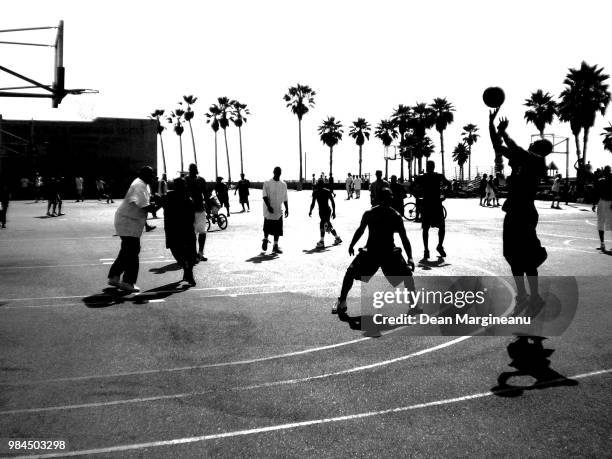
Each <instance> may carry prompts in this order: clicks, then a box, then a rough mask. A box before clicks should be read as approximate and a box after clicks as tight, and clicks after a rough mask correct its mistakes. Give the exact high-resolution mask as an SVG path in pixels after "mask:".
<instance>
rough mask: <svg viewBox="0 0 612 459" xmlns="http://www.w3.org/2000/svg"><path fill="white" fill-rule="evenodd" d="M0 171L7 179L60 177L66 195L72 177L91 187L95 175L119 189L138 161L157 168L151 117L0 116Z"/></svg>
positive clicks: (139, 164) (91, 190) (123, 187)
mask: <svg viewBox="0 0 612 459" xmlns="http://www.w3.org/2000/svg"><path fill="white" fill-rule="evenodd" d="M0 131H1V132H0V177H3V178H4V180H7V179H8V181H9V182H10V184H11V185H12V188H14V187H15V186H16V183H17V182H18V181H19V179H20V178H21V177H28V178H30V179H31V178H32V177H33V176H34V173H35V172H36V171H38V172H39V173H40V174H41V175H42V176H43V177H51V176H54V177H64V188H65V192H66V193H68V195H69V194H70V193H71V192H72V191H73V188H74V186H72V184H74V177H75V176H77V175H80V176H82V177H83V178H84V179H85V193H86V194H89V195H92V194H93V193H94V191H95V184H94V182H95V179H96V178H97V177H99V176H101V177H103V179H104V180H105V181H107V182H109V181H112V183H113V194H114V195H122V194H123V193H125V191H126V189H127V186H128V185H129V183H130V181H131V180H132V179H133V178H134V177H135V175H136V173H137V171H138V169H140V168H141V167H142V166H151V167H153V168H154V169H156V168H157V138H156V136H157V131H156V122H155V121H154V120H148V119H124V118H96V119H94V120H93V121H89V122H83V121H40V120H34V121H31V120H8V119H2V120H0Z"/></svg>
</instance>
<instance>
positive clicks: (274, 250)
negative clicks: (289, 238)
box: [272, 244, 283, 253]
mask: <svg viewBox="0 0 612 459" xmlns="http://www.w3.org/2000/svg"><path fill="white" fill-rule="evenodd" d="M272 253H283V251H282V250H281V248H280V247H279V246H278V245H276V244H275V245H274V247H273V248H272Z"/></svg>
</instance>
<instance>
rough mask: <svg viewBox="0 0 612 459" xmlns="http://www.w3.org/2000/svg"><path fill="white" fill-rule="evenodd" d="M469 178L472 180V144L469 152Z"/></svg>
mask: <svg viewBox="0 0 612 459" xmlns="http://www.w3.org/2000/svg"><path fill="white" fill-rule="evenodd" d="M468 180H472V146H471V145H470V147H469V153H468Z"/></svg>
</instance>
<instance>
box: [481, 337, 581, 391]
mask: <svg viewBox="0 0 612 459" xmlns="http://www.w3.org/2000/svg"><path fill="white" fill-rule="evenodd" d="M545 339H546V338H542V337H539V336H519V337H518V339H517V340H516V341H513V342H512V343H510V344H509V345H508V355H509V356H510V358H511V359H512V362H510V363H509V364H508V365H509V366H511V367H514V368H516V371H505V372H503V373H502V374H500V375H499V377H498V378H497V386H495V387H493V388H492V389H491V391H492V392H494V393H495V395H497V396H499V397H508V398H511V397H520V396H521V395H523V392H524V391H526V390H534V389H545V388H547V387H556V386H577V385H578V381H576V380H573V379H568V378H566V377H565V376H563V375H562V374H560V373H558V372H557V371H555V370H553V369H552V368H550V360H549V359H548V357H550V356H551V355H552V353H553V352H555V351H554V349H544V346H543V345H542V341H543V340H545ZM520 376H531V377H532V378H534V379H535V382H534V383H533V384H531V385H529V386H519V385H512V384H509V383H508V381H509V380H510V379H511V378H514V377H520Z"/></svg>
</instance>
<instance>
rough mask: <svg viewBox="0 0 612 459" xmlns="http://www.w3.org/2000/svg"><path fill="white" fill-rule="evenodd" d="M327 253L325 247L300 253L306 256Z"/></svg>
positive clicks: (327, 248)
mask: <svg viewBox="0 0 612 459" xmlns="http://www.w3.org/2000/svg"><path fill="white" fill-rule="evenodd" d="M328 251H329V247H327V246H325V247H315V248H314V249H310V250H305V249H304V250H302V253H305V254H306V255H312V254H313V253H320V252H328Z"/></svg>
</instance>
